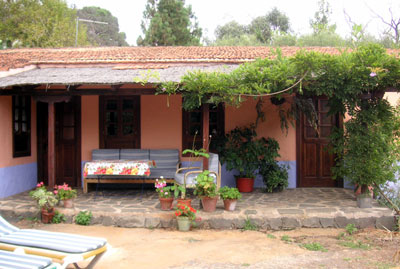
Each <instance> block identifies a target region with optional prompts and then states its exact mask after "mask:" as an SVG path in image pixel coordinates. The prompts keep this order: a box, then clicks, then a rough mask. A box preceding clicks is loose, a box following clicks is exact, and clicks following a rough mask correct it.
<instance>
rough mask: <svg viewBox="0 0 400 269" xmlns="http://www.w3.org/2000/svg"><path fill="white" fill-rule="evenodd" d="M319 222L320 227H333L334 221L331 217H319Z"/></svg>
mask: <svg viewBox="0 0 400 269" xmlns="http://www.w3.org/2000/svg"><path fill="white" fill-rule="evenodd" d="M319 222H320V223H321V227H322V228H333V227H335V221H334V219H333V218H320V219H319Z"/></svg>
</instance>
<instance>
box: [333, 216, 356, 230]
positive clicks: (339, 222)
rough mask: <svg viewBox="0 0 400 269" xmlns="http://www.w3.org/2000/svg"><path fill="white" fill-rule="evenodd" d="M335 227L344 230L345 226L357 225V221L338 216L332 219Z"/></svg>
mask: <svg viewBox="0 0 400 269" xmlns="http://www.w3.org/2000/svg"><path fill="white" fill-rule="evenodd" d="M334 222H335V227H337V228H345V227H346V225H347V224H357V221H356V220H354V219H348V218H347V217H343V216H338V217H335V219H334Z"/></svg>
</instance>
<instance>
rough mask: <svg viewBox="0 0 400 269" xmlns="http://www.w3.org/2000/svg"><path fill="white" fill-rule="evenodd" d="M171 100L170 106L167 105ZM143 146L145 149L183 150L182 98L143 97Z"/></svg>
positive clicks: (163, 96)
mask: <svg viewBox="0 0 400 269" xmlns="http://www.w3.org/2000/svg"><path fill="white" fill-rule="evenodd" d="M167 98H169V106H168V105H167V101H168V100H167ZM140 101H141V104H140V105H141V112H140V113H141V130H142V134H141V146H142V148H144V149H171V148H177V149H179V150H181V148H182V108H181V106H182V98H181V97H180V96H170V97H167V96H165V95H156V96H153V95H142V96H141V100H140Z"/></svg>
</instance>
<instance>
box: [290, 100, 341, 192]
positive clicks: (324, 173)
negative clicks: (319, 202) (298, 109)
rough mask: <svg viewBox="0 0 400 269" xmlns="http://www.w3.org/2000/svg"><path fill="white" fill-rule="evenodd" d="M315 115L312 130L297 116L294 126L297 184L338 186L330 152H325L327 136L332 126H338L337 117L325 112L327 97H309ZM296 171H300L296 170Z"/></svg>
mask: <svg viewBox="0 0 400 269" xmlns="http://www.w3.org/2000/svg"><path fill="white" fill-rule="evenodd" d="M313 102H314V106H315V109H316V112H317V114H318V126H317V128H316V129H315V128H314V127H313V126H311V124H310V123H309V121H308V120H307V119H306V117H304V115H301V117H300V124H298V126H297V127H298V128H297V137H298V139H297V141H298V143H297V144H298V148H297V150H298V154H297V156H298V161H299V162H300V165H299V166H298V175H299V177H298V186H299V187H338V186H340V185H341V182H340V181H336V180H333V179H332V173H331V167H333V166H334V164H335V161H334V155H333V154H331V153H330V152H329V147H330V146H329V142H330V139H329V136H330V135H331V133H332V130H333V128H334V127H335V126H336V127H339V116H338V115H328V112H329V104H328V99H327V98H324V97H319V98H314V99H313ZM299 170H300V171H299Z"/></svg>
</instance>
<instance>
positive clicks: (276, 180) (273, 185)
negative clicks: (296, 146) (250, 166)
mask: <svg viewBox="0 0 400 269" xmlns="http://www.w3.org/2000/svg"><path fill="white" fill-rule="evenodd" d="M287 169H288V168H287V166H283V165H279V164H278V163H277V162H276V161H273V162H268V163H265V164H264V165H261V166H260V171H259V173H260V175H261V176H262V178H263V181H264V185H265V191H266V192H278V191H283V190H284V189H286V188H287V186H288V184H289V183H288V178H289V174H288V170H287Z"/></svg>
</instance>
